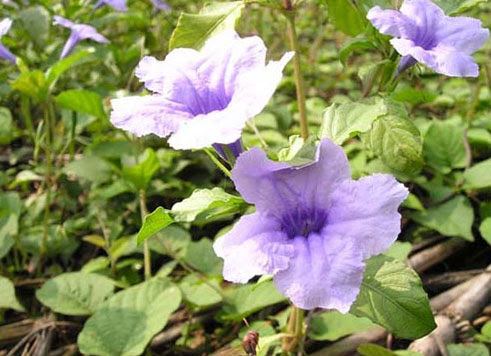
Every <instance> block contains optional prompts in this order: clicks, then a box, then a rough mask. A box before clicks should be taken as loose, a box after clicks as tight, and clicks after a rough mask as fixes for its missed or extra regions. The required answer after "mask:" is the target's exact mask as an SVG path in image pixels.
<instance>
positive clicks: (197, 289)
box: [179, 274, 223, 308]
mask: <svg viewBox="0 0 491 356" xmlns="http://www.w3.org/2000/svg"><path fill="white" fill-rule="evenodd" d="M179 288H180V289H181V292H182V296H183V298H184V300H185V301H186V302H187V303H189V304H191V305H192V306H194V307H198V308H205V307H209V306H212V305H214V304H217V303H220V302H221V301H222V299H223V298H222V296H221V295H220V293H218V291H217V290H219V289H220V286H219V285H218V283H217V282H216V281H214V280H206V281H205V280H203V278H199V277H197V276H196V275H195V274H190V275H187V276H186V277H184V278H183V279H182V280H181V282H180V283H179Z"/></svg>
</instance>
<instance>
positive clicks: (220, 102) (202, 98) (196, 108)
mask: <svg viewBox="0 0 491 356" xmlns="http://www.w3.org/2000/svg"><path fill="white" fill-rule="evenodd" d="M231 100H232V98H230V97H228V96H227V95H225V93H222V92H220V90H217V91H216V92H215V91H211V90H207V91H206V93H201V92H198V91H197V90H195V93H194V100H193V102H192V103H191V104H190V105H189V106H188V107H189V109H190V112H191V113H192V114H193V115H194V116H197V115H200V114H205V115H206V114H209V113H210V112H212V111H217V110H224V109H225V108H226V107H227V106H228V104H230V101H231Z"/></svg>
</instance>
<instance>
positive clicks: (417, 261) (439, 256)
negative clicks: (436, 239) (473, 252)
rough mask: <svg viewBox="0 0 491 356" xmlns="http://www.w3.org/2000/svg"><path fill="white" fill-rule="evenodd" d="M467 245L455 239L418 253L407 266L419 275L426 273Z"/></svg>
mask: <svg viewBox="0 0 491 356" xmlns="http://www.w3.org/2000/svg"><path fill="white" fill-rule="evenodd" d="M465 244H466V242H465V241H464V240H462V239H461V238H458V237H453V238H451V239H448V240H445V241H444V242H442V243H439V244H437V245H435V246H432V247H430V248H427V249H425V250H423V251H421V252H418V253H416V254H415V255H414V256H411V257H410V258H409V259H408V261H407V264H408V265H409V266H410V267H411V268H413V269H414V270H415V271H416V272H418V273H421V272H424V271H426V270H427V269H429V268H430V267H432V266H434V265H436V264H438V263H440V262H441V261H443V260H445V259H446V258H447V257H449V256H451V255H453V254H454V253H455V252H457V251H458V250H460V249H461V248H462V247H463V246H464V245H465Z"/></svg>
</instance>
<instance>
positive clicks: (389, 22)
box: [367, 0, 489, 77]
mask: <svg viewBox="0 0 491 356" xmlns="http://www.w3.org/2000/svg"><path fill="white" fill-rule="evenodd" d="M367 18H368V19H369V20H370V21H371V23H372V24H373V26H375V27H376V28H377V29H378V30H379V31H380V32H382V33H383V34H386V35H390V36H393V37H395V38H393V39H392V40H391V41H390V43H391V44H392V46H393V47H394V48H395V49H396V51H397V52H399V54H401V55H402V56H403V57H402V59H401V62H400V63H399V67H398V71H397V72H398V74H399V73H400V72H402V71H403V70H404V69H406V68H408V67H409V66H411V65H413V64H414V63H416V62H420V63H423V64H425V65H426V66H428V67H430V68H431V69H433V70H434V71H435V72H437V73H441V74H445V75H448V76H452V77H477V76H478V74H479V67H478V66H477V64H476V63H475V62H474V59H473V58H472V56H471V55H472V53H474V52H475V51H477V50H478V49H479V48H481V47H482V46H483V44H484V43H485V42H486V41H487V40H488V38H489V30H488V29H485V28H482V27H481V21H479V20H476V19H473V18H470V17H463V16H457V17H448V16H445V14H444V12H443V10H442V9H440V8H439V7H438V6H437V5H435V4H433V3H432V2H431V1H429V0H405V1H404V3H403V4H402V6H401V9H400V11H395V10H382V9H381V8H380V7H379V6H375V7H374V8H372V9H370V11H369V12H368V14H367Z"/></svg>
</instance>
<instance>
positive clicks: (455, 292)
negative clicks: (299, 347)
mask: <svg viewBox="0 0 491 356" xmlns="http://www.w3.org/2000/svg"><path fill="white" fill-rule="evenodd" d="M433 251H435V250H433ZM421 253H424V251H423V252H421ZM433 253H434V252H433ZM415 256H416V255H415ZM418 258H419V257H418ZM433 261H435V259H433ZM479 277H480V276H477V277H474V278H473V279H471V280H469V281H467V282H464V283H462V284H459V285H457V286H455V287H453V288H451V289H449V290H447V291H445V292H443V293H440V294H438V295H437V296H435V297H433V298H431V300H430V305H431V307H432V309H433V310H434V311H436V312H438V311H440V310H442V309H444V308H446V307H447V306H448V305H449V304H451V303H452V302H453V301H454V300H455V299H456V298H458V297H459V296H461V295H463V293H464V292H465V291H466V290H468V289H469V288H470V287H471V286H472V285H473V284H474V283H475V282H477V281H478V278H479ZM386 337H387V331H386V330H385V329H384V328H382V327H379V326H377V327H374V328H372V329H370V330H367V331H364V332H361V333H356V334H353V335H350V336H348V337H345V338H344V339H341V340H340V341H337V342H335V343H333V344H331V345H329V346H327V347H325V348H323V349H321V350H319V351H317V352H315V353H313V354H312V355H315V356H323V355H329V356H339V355H344V354H347V353H351V352H355V351H356V349H357V348H358V346H359V345H361V344H363V343H378V342H380V341H381V340H383V339H384V338H386Z"/></svg>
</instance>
